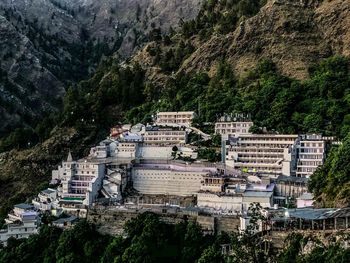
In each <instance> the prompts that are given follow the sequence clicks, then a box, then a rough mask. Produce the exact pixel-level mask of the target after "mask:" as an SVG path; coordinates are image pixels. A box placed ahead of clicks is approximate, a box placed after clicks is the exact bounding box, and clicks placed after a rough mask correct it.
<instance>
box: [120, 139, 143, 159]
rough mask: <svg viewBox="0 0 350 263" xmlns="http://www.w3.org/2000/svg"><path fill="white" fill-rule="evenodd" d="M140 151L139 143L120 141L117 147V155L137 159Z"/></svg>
mask: <svg viewBox="0 0 350 263" xmlns="http://www.w3.org/2000/svg"><path fill="white" fill-rule="evenodd" d="M138 152H139V143H138V142H132V141H131V142H130V141H120V142H119V143H118V144H117V147H116V149H115V157H117V158H130V159H135V158H136V156H137V155H138Z"/></svg>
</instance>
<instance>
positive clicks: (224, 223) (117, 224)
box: [87, 208, 240, 235]
mask: <svg viewBox="0 0 350 263" xmlns="http://www.w3.org/2000/svg"><path fill="white" fill-rule="evenodd" d="M147 211H150V212H154V213H156V214H158V215H159V216H160V219H161V220H162V221H163V222H166V223H168V224H177V223H180V222H183V221H196V222H197V223H198V224H199V225H200V226H201V227H202V228H203V231H204V232H206V233H208V234H214V233H219V232H222V231H224V232H234V231H237V230H238V226H239V222H240V221H239V218H238V217H236V216H225V217H223V216H220V217H219V216H210V215H198V214H195V213H193V214H189V213H184V212H178V213H173V212H172V211H171V212H169V211H167V210H166V209H162V210H137V209H128V210H117V209H115V208H114V209H108V208H107V209H91V210H89V213H88V215H87V220H88V221H90V222H93V223H95V224H96V225H97V226H98V229H99V231H100V232H101V233H105V234H110V235H122V234H123V233H124V226H125V223H126V222H127V221H129V220H130V219H132V218H135V217H137V215H138V214H140V213H144V212H147Z"/></svg>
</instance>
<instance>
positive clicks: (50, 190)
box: [41, 188, 56, 194]
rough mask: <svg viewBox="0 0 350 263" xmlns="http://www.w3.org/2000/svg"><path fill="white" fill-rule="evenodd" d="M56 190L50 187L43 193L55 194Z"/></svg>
mask: <svg viewBox="0 0 350 263" xmlns="http://www.w3.org/2000/svg"><path fill="white" fill-rule="evenodd" d="M55 192H56V190H54V189H50V188H48V189H45V190H42V191H41V193H43V194H53V193H55Z"/></svg>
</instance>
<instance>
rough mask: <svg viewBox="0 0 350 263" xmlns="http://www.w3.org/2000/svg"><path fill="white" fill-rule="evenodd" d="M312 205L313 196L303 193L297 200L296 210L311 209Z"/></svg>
mask: <svg viewBox="0 0 350 263" xmlns="http://www.w3.org/2000/svg"><path fill="white" fill-rule="evenodd" d="M313 203H314V196H313V194H311V193H304V194H302V195H301V196H299V197H298V198H297V208H303V207H311V206H313Z"/></svg>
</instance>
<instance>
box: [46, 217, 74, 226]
mask: <svg viewBox="0 0 350 263" xmlns="http://www.w3.org/2000/svg"><path fill="white" fill-rule="evenodd" d="M75 220H77V217H76V216H70V217H63V218H59V219H57V220H55V221H53V222H52V223H53V224H62V223H67V222H74V221H75Z"/></svg>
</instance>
